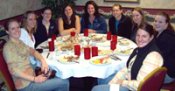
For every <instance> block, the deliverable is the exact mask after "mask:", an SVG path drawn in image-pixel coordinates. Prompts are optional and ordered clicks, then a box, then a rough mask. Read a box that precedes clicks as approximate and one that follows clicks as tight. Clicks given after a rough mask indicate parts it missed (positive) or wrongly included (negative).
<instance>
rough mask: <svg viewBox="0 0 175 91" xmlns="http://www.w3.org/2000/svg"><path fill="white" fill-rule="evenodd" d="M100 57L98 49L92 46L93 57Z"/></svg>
mask: <svg viewBox="0 0 175 91" xmlns="http://www.w3.org/2000/svg"><path fill="white" fill-rule="evenodd" d="M94 56H98V47H96V46H92V57H94Z"/></svg>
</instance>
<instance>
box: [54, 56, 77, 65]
mask: <svg viewBox="0 0 175 91" xmlns="http://www.w3.org/2000/svg"><path fill="white" fill-rule="evenodd" d="M78 59H79V58H78V57H77V56H75V55H68V54H63V55H60V56H59V57H58V58H57V60H58V62H60V63H63V64H75V63H79V62H78Z"/></svg>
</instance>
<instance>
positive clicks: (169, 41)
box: [156, 30, 175, 78]
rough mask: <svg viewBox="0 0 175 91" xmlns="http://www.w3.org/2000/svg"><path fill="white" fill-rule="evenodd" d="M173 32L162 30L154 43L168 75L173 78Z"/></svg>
mask: <svg viewBox="0 0 175 91" xmlns="http://www.w3.org/2000/svg"><path fill="white" fill-rule="evenodd" d="M174 41H175V32H174V31H171V30H164V31H163V32H162V33H161V34H160V35H159V36H158V37H157V38H156V43H157V46H158V47H159V49H160V51H161V53H162V56H163V59H164V66H165V67H166V68H167V69H168V72H167V73H168V75H169V76H170V77H172V78H175V42H174Z"/></svg>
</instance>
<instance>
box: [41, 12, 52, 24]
mask: <svg viewBox="0 0 175 91" xmlns="http://www.w3.org/2000/svg"><path fill="white" fill-rule="evenodd" d="M42 16H43V20H44V21H46V22H49V21H50V19H51V17H52V11H51V10H50V9H46V10H45V11H44V12H43V14H42Z"/></svg>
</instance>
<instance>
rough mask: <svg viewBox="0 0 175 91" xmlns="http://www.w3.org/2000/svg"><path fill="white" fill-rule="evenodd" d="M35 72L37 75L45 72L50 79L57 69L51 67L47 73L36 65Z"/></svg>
mask: <svg viewBox="0 0 175 91" xmlns="http://www.w3.org/2000/svg"><path fill="white" fill-rule="evenodd" d="M35 74H36V76H38V75H41V74H43V75H44V76H46V77H48V79H52V78H54V77H55V74H56V71H55V70H51V69H49V71H48V72H47V73H44V72H42V71H41V68H40V67H36V68H35Z"/></svg>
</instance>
